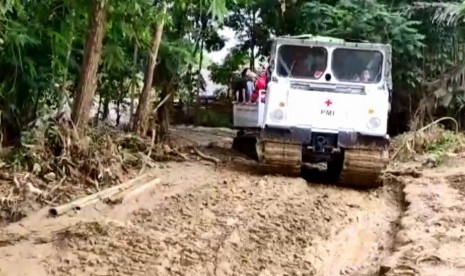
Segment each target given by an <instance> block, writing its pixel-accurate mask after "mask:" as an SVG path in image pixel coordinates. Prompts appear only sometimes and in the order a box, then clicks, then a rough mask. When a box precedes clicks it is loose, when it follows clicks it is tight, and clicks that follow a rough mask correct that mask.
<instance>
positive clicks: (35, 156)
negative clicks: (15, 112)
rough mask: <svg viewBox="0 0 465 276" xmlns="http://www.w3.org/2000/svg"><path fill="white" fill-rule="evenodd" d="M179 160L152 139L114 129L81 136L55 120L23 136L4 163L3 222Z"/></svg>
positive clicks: (0, 185) (99, 129) (67, 123)
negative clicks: (159, 165)
mask: <svg viewBox="0 0 465 276" xmlns="http://www.w3.org/2000/svg"><path fill="white" fill-rule="evenodd" d="M179 159H180V157H178V156H176V155H175V154H173V150H170V151H168V152H167V151H166V149H165V147H163V146H157V145H154V144H153V142H152V141H150V139H143V138H140V137H138V136H136V135H133V134H128V133H124V132H122V131H119V130H116V129H115V128H112V127H109V126H104V125H102V126H98V127H95V128H90V129H88V131H87V132H86V133H85V134H80V133H78V131H77V130H76V129H75V128H74V127H73V125H72V123H70V121H66V120H65V121H63V120H62V119H60V120H59V119H50V120H48V121H47V122H45V123H43V124H41V125H38V126H36V127H35V128H34V129H32V130H31V131H29V132H27V133H24V134H23V136H22V141H21V145H20V146H19V147H17V149H15V150H13V151H12V153H11V154H9V156H7V157H6V158H5V159H4V160H3V162H2V164H1V167H2V171H1V172H0V222H12V221H18V220H20V219H21V218H23V217H24V216H25V215H26V214H27V213H28V212H29V211H32V210H36V209H37V208H39V207H41V206H43V205H57V204H62V203H64V202H68V201H71V200H72V199H74V198H77V197H81V196H84V195H87V194H91V193H94V192H97V191H100V190H102V189H105V188H107V187H110V186H113V185H116V184H119V183H121V182H123V181H124V180H126V179H128V178H131V177H133V176H134V175H136V174H137V173H138V172H140V171H141V170H142V169H143V168H145V167H154V166H156V163H155V162H158V161H167V160H179Z"/></svg>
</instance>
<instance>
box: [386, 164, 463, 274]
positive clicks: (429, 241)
mask: <svg viewBox="0 0 465 276" xmlns="http://www.w3.org/2000/svg"><path fill="white" fill-rule="evenodd" d="M403 182H404V185H405V189H404V195H405V203H406V208H405V212H404V213H403V215H402V219H401V220H400V229H399V232H398V233H397V235H396V238H395V245H394V246H395V252H394V254H393V255H392V257H391V258H390V259H389V260H387V261H386V263H385V267H384V270H385V272H384V275H389V276H391V275H392V276H394V275H442V276H457V275H465V159H464V158H453V159H450V160H448V161H447V163H446V164H443V165H442V166H441V167H440V168H437V169H425V170H423V172H422V176H421V177H416V178H413V177H409V178H404V179H403Z"/></svg>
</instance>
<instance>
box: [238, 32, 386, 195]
mask: <svg viewBox="0 0 465 276" xmlns="http://www.w3.org/2000/svg"><path fill="white" fill-rule="evenodd" d="M267 76H268V84H267V88H266V90H262V91H260V96H259V99H258V102H257V103H255V104H243V103H235V104H234V105H233V113H234V126H235V128H236V129H238V134H237V137H236V138H235V139H234V143H233V147H234V148H236V149H238V150H240V151H250V150H252V149H253V151H254V153H253V155H254V156H255V158H256V159H257V161H258V165H259V167H260V169H261V170H263V171H264V172H266V173H271V174H274V173H277V174H284V175H290V176H298V175H300V173H301V168H302V167H303V166H304V165H307V164H319V163H326V165H327V174H328V176H329V177H331V178H333V180H334V181H336V182H339V183H340V184H343V185H347V186H356V187H376V186H380V185H382V180H381V177H380V176H381V174H382V171H383V170H384V169H385V168H386V166H387V163H388V159H389V158H388V146H389V136H388V135H387V121H388V113H389V111H390V105H391V91H392V78H391V47H390V45H385V44H372V43H355V42H346V41H344V40H341V39H336V38H330V37H321V36H312V35H302V36H294V37H279V38H275V39H273V41H272V46H271V50H270V57H269V66H268V69H267Z"/></svg>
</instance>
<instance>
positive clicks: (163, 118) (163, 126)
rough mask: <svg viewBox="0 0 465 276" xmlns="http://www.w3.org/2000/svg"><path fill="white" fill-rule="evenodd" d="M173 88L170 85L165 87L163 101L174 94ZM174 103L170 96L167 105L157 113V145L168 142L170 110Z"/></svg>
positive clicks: (161, 94) (161, 95)
mask: <svg viewBox="0 0 465 276" xmlns="http://www.w3.org/2000/svg"><path fill="white" fill-rule="evenodd" d="M172 90H173V86H172V84H171V82H170V83H168V84H166V85H163V88H162V90H161V93H160V100H161V101H163V99H165V98H166V97H168V96H169V95H170V93H172ZM172 103H173V97H172V96H170V97H169V98H168V99H167V100H166V102H165V103H162V105H161V106H160V107H159V109H158V112H157V121H158V124H157V125H158V131H157V139H156V141H157V143H162V142H164V141H165V140H166V137H167V134H168V130H169V127H170V110H171V105H172Z"/></svg>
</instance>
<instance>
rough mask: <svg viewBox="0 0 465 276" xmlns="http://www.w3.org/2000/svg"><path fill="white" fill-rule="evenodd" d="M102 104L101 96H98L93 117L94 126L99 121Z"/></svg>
mask: <svg viewBox="0 0 465 276" xmlns="http://www.w3.org/2000/svg"><path fill="white" fill-rule="evenodd" d="M102 104H103V101H102V95H99V97H98V106H97V112H96V113H95V116H94V125H98V120H99V119H100V109H101V108H102Z"/></svg>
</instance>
